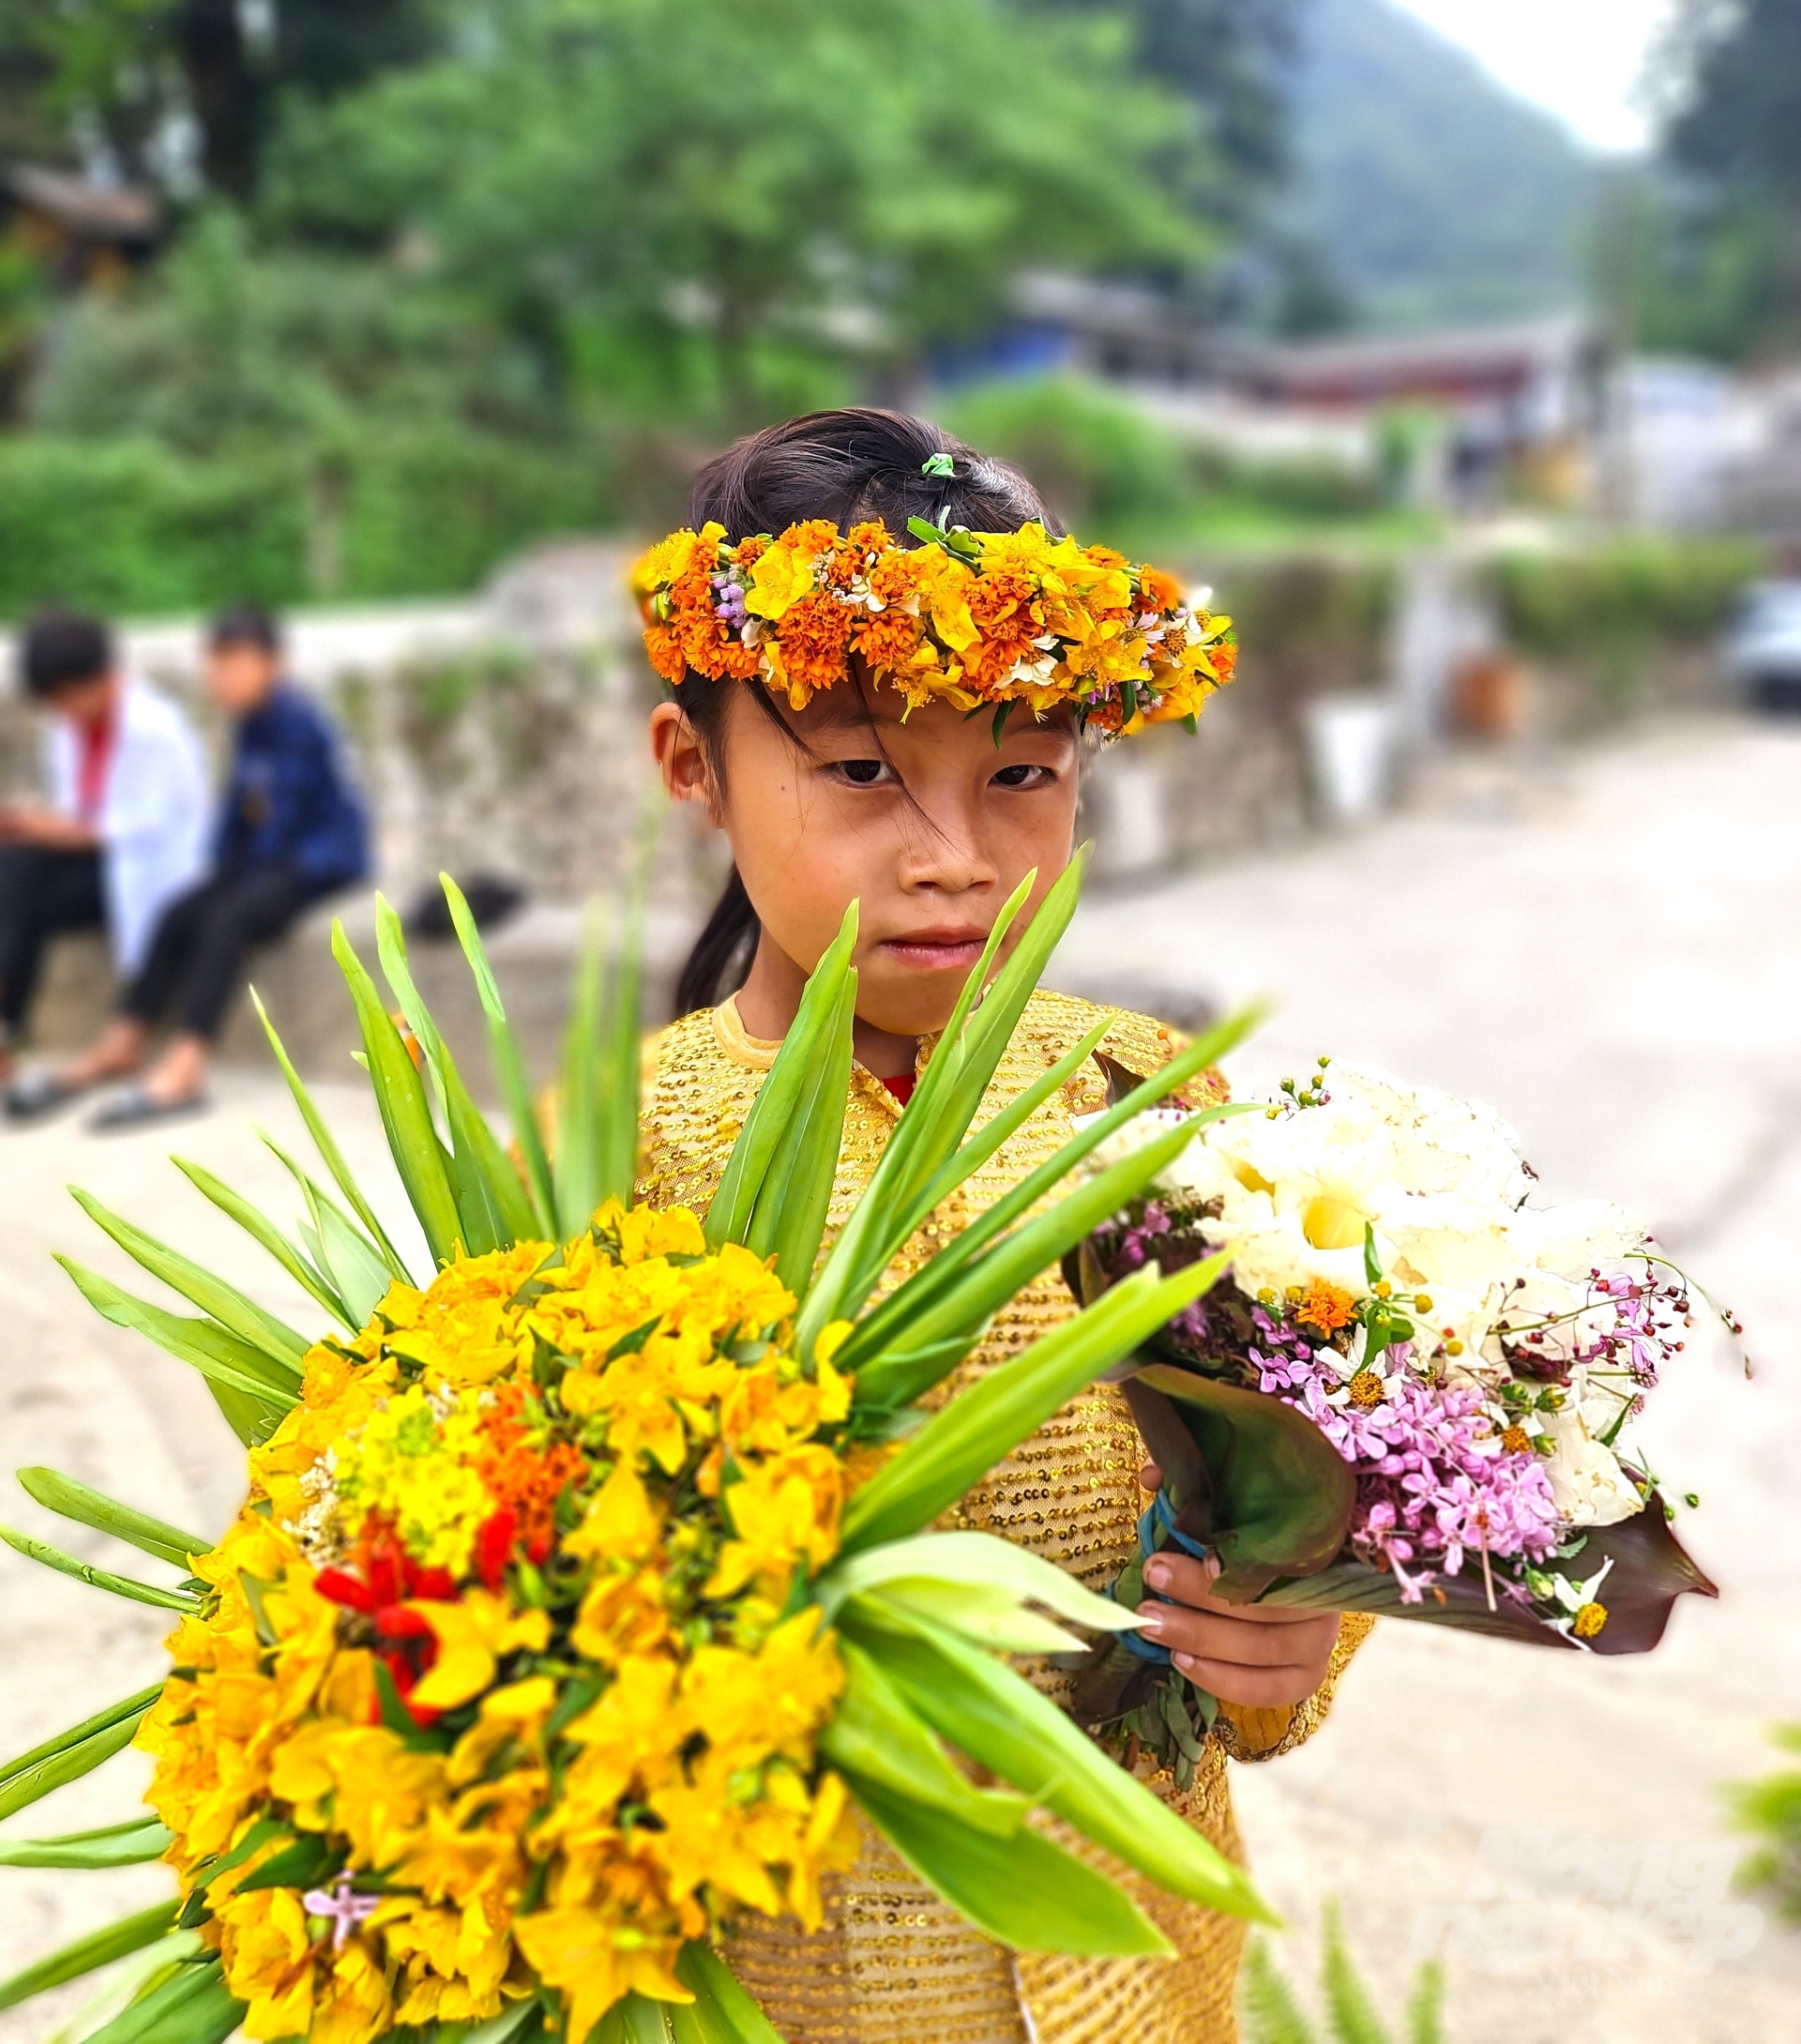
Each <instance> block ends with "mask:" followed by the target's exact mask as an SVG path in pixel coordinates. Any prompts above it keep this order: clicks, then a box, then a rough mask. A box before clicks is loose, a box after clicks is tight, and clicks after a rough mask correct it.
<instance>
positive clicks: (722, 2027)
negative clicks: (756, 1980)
mask: <svg viewBox="0 0 1801 2044" xmlns="http://www.w3.org/2000/svg"><path fill="white" fill-rule="evenodd" d="M675 1977H676V1978H677V1979H678V1980H679V1981H680V1982H681V1983H682V1985H683V1986H684V1987H685V1988H687V1990H688V1991H689V1993H690V1994H692V1995H693V1996H694V1998H695V1999H694V2006H695V2007H696V2008H697V2009H704V2010H705V2011H707V2012H708V2014H709V2016H710V2017H713V2018H715V2019H716V2022H715V2026H714V2027H712V2028H710V2029H709V2030H708V2032H707V2035H706V2044H782V2038H781V2034H780V2032H779V2031H778V2030H777V2028H776V2026H775V2025H774V2024H773V2023H772V2022H771V2021H769V2019H768V2017H767V2016H765V2015H764V2012H763V2010H762V2009H761V2008H759V2007H758V2006H757V2005H756V2003H755V2002H753V2001H752V2000H751V1999H750V1997H749V1994H747V1993H746V1992H745V1991H744V1990H743V1988H741V1987H740V1986H739V1985H738V1981H737V1976H736V1975H735V1974H734V1972H733V1971H732V1969H731V1967H730V1966H729V1965H727V1963H726V1962H725V1961H724V1960H723V1959H721V1958H720V1957H719V1953H718V1952H716V1951H715V1950H714V1949H713V1947H712V1946H710V1945H708V1944H707V1943H706V1942H705V1941H704V1939H701V1938H692V1939H690V1940H689V1943H688V1944H686V1945H684V1946H682V1949H681V1954H680V1956H679V1957H678V1958H677V1960H676V1961H675ZM675 2006H679V2005H675Z"/></svg>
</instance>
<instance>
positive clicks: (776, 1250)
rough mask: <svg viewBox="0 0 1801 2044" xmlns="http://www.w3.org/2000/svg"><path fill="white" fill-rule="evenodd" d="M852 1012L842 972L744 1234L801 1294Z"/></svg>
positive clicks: (827, 1168) (825, 1208)
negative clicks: (833, 1003) (834, 999)
mask: <svg viewBox="0 0 1801 2044" xmlns="http://www.w3.org/2000/svg"><path fill="white" fill-rule="evenodd" d="M855 1019H856V975H855V973H854V972H847V973H846V974H845V975H844V981H843V985H842V986H841V987H840V990H839V996H838V1006H837V1007H836V1009H835V1010H834V1012H833V1015H832V1020H831V1024H830V1027H829V1028H828V1030H827V1032H826V1037H825V1043H824V1045H823V1046H822V1048H821V1053H820V1055H819V1057H818V1058H817V1059H816V1060H815V1061H814V1063H813V1064H812V1066H811V1067H810V1070H809V1072H808V1074H807V1084H806V1088H805V1090H804V1091H803V1093H802V1095H801V1098H800V1101H799V1103H798V1105H797V1106H796V1107H795V1111H794V1113H792V1114H791V1115H790V1116H789V1118H788V1126H787V1127H786V1128H784V1129H783V1131H782V1137H781V1141H780V1142H779V1143H778V1144H777V1146H776V1154H775V1157H774V1158H773V1159H772V1161H771V1163H770V1168H769V1174H768V1178H767V1180H766V1185H767V1187H768V1189H769V1191H770V1194H771V1195H772V1196H770V1197H765V1198H763V1199H760V1200H759V1201H758V1203H757V1209H756V1212H755V1213H754V1214H753V1215H752V1216H751V1219H750V1226H749V1231H748V1233H747V1234H746V1237H745V1244H746V1247H747V1248H748V1249H750V1250H751V1251H752V1252H753V1253H754V1254H756V1255H758V1256H770V1257H773V1258H774V1259H775V1270H776V1275H777V1276H778V1277H779V1278H780V1279H781V1280H782V1281H783V1283H784V1284H786V1285H787V1287H788V1289H789V1290H790V1291H791V1292H793V1293H794V1294H795V1296H796V1297H802V1296H804V1295H805V1294H806V1291H807V1287H808V1285H809V1283H810V1281H811V1279H812V1275H813V1264H814V1262H815V1261H816V1259H817V1258H818V1255H819V1245H820V1243H821V1241H822V1240H823V1239H824V1238H825V1222H826V1218H827V1216H828V1214H829V1212H830V1209H831V1204H832V1187H833V1184H834V1182H835V1180H836V1178H837V1176H838V1153H839V1148H840V1144H841V1143H842V1142H843V1140H844V1111H845V1106H846V1103H847V1101H848V1099H849V1097H850V1084H851V1062H852V1049H851V1042H852V1025H853V1023H854V1022H855Z"/></svg>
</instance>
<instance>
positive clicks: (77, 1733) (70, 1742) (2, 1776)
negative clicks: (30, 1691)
mask: <svg viewBox="0 0 1801 2044" xmlns="http://www.w3.org/2000/svg"><path fill="white" fill-rule="evenodd" d="M161 1694H162V1684H161V1683H159V1682H158V1683H153V1684H152V1685H151V1687H150V1688H147V1689H140V1690H139V1691H138V1693H137V1694H136V1695H135V1696H128V1697H127V1698H125V1700H124V1701H123V1702H122V1703H109V1704H108V1705H107V1706H106V1708H105V1709H104V1710H97V1711H96V1712H95V1713H94V1715H93V1717H91V1718H83V1719H82V1721H81V1723H80V1724H78V1725H70V1726H69V1728H68V1731H67V1732H59V1733H57V1734H55V1736H54V1737H53V1738H49V1739H46V1740H45V1741H44V1742H43V1744H42V1745H41V1746H34V1747H33V1748H32V1749H30V1751H29V1752H24V1753H21V1754H20V1755H19V1756H18V1757H17V1758H16V1759H14V1760H8V1761H5V1762H0V1788H3V1787H5V1786H6V1785H7V1784H8V1783H9V1782H12V1781H16V1780H18V1779H20V1778H21V1777H22V1776H24V1775H28V1774H30V1773H31V1772H32V1770H33V1769H34V1768H36V1767H38V1766H40V1765H41V1764H43V1763H44V1762H45V1761H49V1760H55V1759H57V1758H58V1757H59V1756H60V1755H62V1754H64V1753H68V1752H72V1751H73V1750H74V1749H75V1748H77V1747H78V1746H84V1745H85V1744H86V1743H87V1741H88V1740H89V1739H93V1738H98V1736H99V1735H100V1734H102V1733H105V1732H110V1731H112V1730H113V1729H114V1726H116V1725H120V1724H123V1723H124V1722H125V1721H126V1720H127V1719H128V1718H129V1720H130V1723H131V1728H132V1730H133V1731H136V1729H137V1722H138V1719H139V1718H142V1717H143V1716H144V1712H145V1711H146V1710H148V1709H149V1708H150V1706H151V1704H152V1703H155V1702H156V1700H157V1699H158V1697H159V1696H160V1695H161ZM18 1807H19V1808H20V1809H23V1807H24V1805H23V1804H20V1805H19V1806H18ZM8 1814H10V1813H9V1812H8V1811H0V1816H4V1815H8Z"/></svg>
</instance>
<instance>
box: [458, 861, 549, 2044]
mask: <svg viewBox="0 0 1801 2044" xmlns="http://www.w3.org/2000/svg"><path fill="white" fill-rule="evenodd" d="M445 885H446V888H447V887H448V886H449V885H450V883H449V882H448V881H447V880H446V883H445ZM537 2006H538V2005H537V2002H536V2001H524V2002H511V2003H509V2004H508V2005H507V2006H506V2007H505V2008H503V2009H502V2010H501V2012H500V2013H499V2015H497V2016H491V2017H490V2018H489V2020H488V2021H486V2022H479V2023H477V2025H476V2026H475V2027H474V2028H473V2029H472V2030H469V2031H467V2032H466V2033H465V2034H464V2036H463V2039H462V2044H507V2038H508V2037H511V2036H518V2034H519V2033H520V2031H522V2029H523V2028H524V2027H525V2025H526V2024H527V2023H528V2022H529V2021H531V2020H532V2018H533V2017H534V2016H535V2015H536V2014H537Z"/></svg>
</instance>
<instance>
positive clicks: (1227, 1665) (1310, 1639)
mask: <svg viewBox="0 0 1801 2044" xmlns="http://www.w3.org/2000/svg"><path fill="white" fill-rule="evenodd" d="M1141 1480H1142V1481H1143V1485H1144V1488H1145V1489H1146V1490H1147V1491H1155V1490H1157V1489H1158V1488H1159V1487H1160V1485H1161V1483H1162V1480H1163V1478H1162V1474H1161V1472H1160V1471H1158V1469H1156V1468H1155V1467H1149V1468H1146V1469H1145V1470H1144V1471H1143V1476H1142V1479H1141ZM1218 1573H1219V1564H1218V1562H1217V1561H1214V1560H1212V1559H1211V1558H1209V1559H1208V1560H1206V1561H1196V1560H1194V1559H1193V1557H1192V1556H1191V1555H1188V1554H1181V1553H1175V1552H1164V1553H1161V1554H1157V1555H1154V1556H1153V1557H1152V1558H1151V1559H1150V1560H1149V1561H1148V1562H1146V1563H1145V1565H1144V1582H1145V1586H1146V1587H1147V1588H1149V1589H1153V1590H1157V1591H1158V1592H1160V1593H1161V1595H1162V1596H1164V1597H1169V1598H1171V1599H1172V1600H1173V1601H1172V1602H1171V1603H1168V1604H1160V1603H1157V1602H1155V1601H1152V1600H1149V1599H1147V1600H1146V1601H1145V1602H1144V1603H1143V1604H1141V1605H1140V1606H1139V1607H1138V1609H1139V1613H1140V1615H1141V1616H1142V1617H1143V1620H1144V1624H1143V1628H1142V1629H1143V1635H1144V1637H1145V1638H1146V1639H1147V1640H1155V1641H1156V1642H1157V1643H1158V1645H1159V1646H1167V1647H1168V1648H1169V1649H1170V1653H1171V1658H1173V1660H1174V1662H1175V1665H1176V1667H1177V1668H1179V1669H1180V1670H1181V1672H1182V1673H1184V1674H1185V1675H1187V1676H1188V1680H1189V1681H1190V1682H1192V1683H1194V1684H1195V1685H1196V1687H1197V1688H1203V1689H1207V1690H1209V1691H1211V1693H1212V1694H1213V1695H1215V1696H1217V1697H1218V1699H1219V1701H1220V1702H1221V1703H1244V1704H1248V1705H1251V1706H1256V1707H1268V1706H1271V1705H1278V1706H1279V1705H1281V1704H1284V1703H1305V1702H1306V1701H1307V1699H1308V1698H1309V1696H1311V1695H1312V1694H1313V1692H1314V1690H1315V1689H1317V1688H1319V1686H1320V1685H1321V1683H1323V1682H1324V1680H1325V1671H1326V1665H1327V1663H1328V1662H1329V1661H1330V1660H1331V1658H1332V1649H1333V1648H1334V1647H1335V1646H1336V1645H1337V1644H1338V1640H1339V1614H1338V1612H1297V1611H1281V1610H1277V1609H1274V1608H1271V1609H1265V1608H1264V1606H1262V1605H1258V1604H1226V1603H1220V1602H1218V1601H1217V1600H1216V1599H1215V1598H1214V1597H1213V1595H1212V1588H1213V1581H1214V1578H1215V1577H1216V1576H1217V1575H1218Z"/></svg>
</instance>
